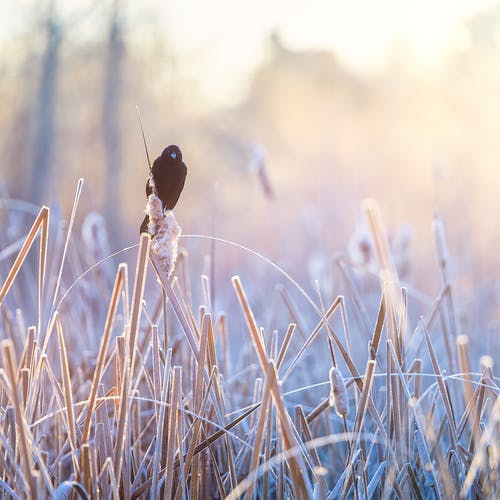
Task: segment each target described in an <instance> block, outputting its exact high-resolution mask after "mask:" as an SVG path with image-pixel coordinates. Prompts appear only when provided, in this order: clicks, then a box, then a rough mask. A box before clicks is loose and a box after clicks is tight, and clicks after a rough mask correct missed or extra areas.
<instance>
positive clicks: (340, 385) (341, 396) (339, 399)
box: [329, 368, 349, 418]
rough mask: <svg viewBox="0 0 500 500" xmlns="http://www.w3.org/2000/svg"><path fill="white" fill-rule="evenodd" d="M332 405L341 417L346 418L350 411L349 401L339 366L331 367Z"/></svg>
mask: <svg viewBox="0 0 500 500" xmlns="http://www.w3.org/2000/svg"><path fill="white" fill-rule="evenodd" d="M329 376H330V399H329V404H330V406H335V411H336V412H337V415H338V416H339V417H342V418H345V417H347V414H348V413H349V407H348V403H347V389H346V387H345V383H344V377H342V374H341V373H340V371H339V370H338V369H337V368H330V373H329Z"/></svg>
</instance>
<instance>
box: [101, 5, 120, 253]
mask: <svg viewBox="0 0 500 500" xmlns="http://www.w3.org/2000/svg"><path fill="white" fill-rule="evenodd" d="M124 49H125V44H124V40H123V29H122V22H121V18H120V2H119V0H115V1H114V2H113V7H112V9H111V18H110V23H109V38H108V51H107V63H106V74H105V82H104V101H103V105H102V112H103V114H102V126H103V134H104V144H105V148H106V164H107V179H106V195H105V213H106V219H107V220H108V221H114V223H113V224H110V225H109V231H110V236H111V241H112V242H113V244H114V245H117V244H119V238H120V234H121V231H120V227H121V224H120V218H121V209H120V196H119V195H120V189H119V186H120V172H121V171H122V168H121V167H122V151H121V137H120V116H119V114H120V100H121V99H122V79H123V59H124V53H125V50H124Z"/></svg>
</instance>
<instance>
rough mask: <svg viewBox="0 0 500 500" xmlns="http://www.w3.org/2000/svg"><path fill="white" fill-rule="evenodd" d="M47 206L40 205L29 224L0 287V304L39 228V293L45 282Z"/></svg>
mask: <svg viewBox="0 0 500 500" xmlns="http://www.w3.org/2000/svg"><path fill="white" fill-rule="evenodd" d="M49 213H50V211H49V208H48V207H46V206H42V208H41V209H40V212H39V213H38V215H37V217H36V219H35V222H33V225H32V226H31V229H30V230H29V232H28V234H27V236H26V239H25V241H24V243H23V246H22V247H21V250H19V253H18V254H17V257H16V259H15V260H14V263H13V264H12V267H11V268H10V271H9V273H8V274H7V278H5V281H4V283H3V285H2V288H0V304H1V303H2V302H3V299H4V298H5V296H6V295H7V293H8V291H9V290H10V287H11V286H12V283H13V282H14V280H15V278H16V276H17V274H18V273H19V270H20V269H21V267H22V265H23V263H24V260H25V259H26V255H27V254H28V252H29V250H30V248H31V246H32V245H33V241H34V240H35V238H36V236H37V234H38V231H39V230H40V228H41V240H40V253H39V263H40V269H39V281H38V283H39V291H40V293H41V289H42V288H43V283H44V282H45V267H46V261H47V238H48V224H49Z"/></svg>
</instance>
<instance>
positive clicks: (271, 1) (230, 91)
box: [0, 0, 498, 100]
mask: <svg viewBox="0 0 500 500" xmlns="http://www.w3.org/2000/svg"><path fill="white" fill-rule="evenodd" d="M54 3H55V4H56V5H57V9H58V11H60V12H61V16H62V17H63V18H64V17H68V18H71V17H73V18H75V17H76V18H78V17H79V15H80V13H81V12H85V11H88V10H89V7H88V6H89V5H90V6H91V7H93V8H94V10H96V9H99V10H100V11H101V14H102V12H103V9H105V8H106V5H109V4H110V3H111V2H110V3H109V4H108V3H106V2H97V1H96V0H72V1H70V2H66V1H63V0H60V1H59V2H57V0H56V1H55V2H54ZM40 4H42V6H43V5H44V3H43V2H34V0H3V5H4V7H3V8H0V9H1V10H0V41H1V40H2V39H5V38H6V37H8V36H9V34H12V32H15V31H16V30H22V29H23V23H24V24H26V21H27V19H28V20H29V19H33V17H34V15H36V9H38V11H39V12H40V9H41V8H42V7H41V6H40ZM492 4H498V1H496V2H495V1H492V0H418V1H416V0H378V1H374V0H350V1H346V0H307V1H306V0H245V1H238V0H163V1H162V0H145V1H142V2H134V1H129V2H127V1H126V0H122V5H126V6H127V16H126V19H127V23H128V26H127V30H128V31H129V33H130V34H132V36H133V33H134V31H135V27H136V26H137V25H138V24H139V23H138V22H136V20H137V19H141V20H142V22H141V24H143V27H142V29H141V31H140V33H141V35H140V36H144V34H146V36H147V33H151V32H152V31H153V30H148V22H149V21H148V20H150V22H151V23H152V24H154V31H155V32H156V33H158V30H159V31H160V32H161V34H162V36H164V37H165V39H166V40H168V43H169V44H170V45H173V47H174V48H175V51H176V54H177V55H178V60H182V61H183V64H184V67H183V71H184V72H185V74H187V75H188V76H190V77H192V78H193V79H195V80H198V81H199V84H200V87H201V89H202V91H203V92H204V93H205V94H206V96H207V97H208V98H209V99H215V100H220V99H221V96H226V97H227V98H228V99H229V100H231V98H234V97H237V96H238V95H239V94H240V93H241V91H242V83H243V82H244V81H245V77H246V76H247V75H248V74H249V73H250V72H251V71H252V70H253V68H254V67H255V65H256V64H257V63H258V62H259V61H260V60H261V58H262V56H263V54H264V47H265V40H266V39H267V36H268V34H269V33H270V32H271V31H273V30H275V31H277V32H278V33H279V34H280V35H281V37H282V40H283V41H284V42H285V44H286V45H287V46H290V47H291V48H295V49H307V48H311V49H327V50H331V51H332V52H333V53H334V54H335V55H336V56H337V57H338V58H339V60H340V61H341V62H342V63H343V64H345V65H346V66H347V67H348V68H349V69H351V70H353V71H356V72H360V73H364V74H370V73H374V72H375V73H376V72H377V71H379V70H380V69H381V68H383V67H384V64H385V63H386V62H387V61H388V59H389V57H390V54H391V51H392V50H393V48H394V46H395V45H397V44H400V43H404V44H405V45H406V46H407V47H409V49H410V50H411V51H412V53H413V58H414V64H415V65H416V66H421V67H422V68H423V69H425V70H428V69H430V68H433V67H435V66H437V65H439V62H440V61H441V60H442V57H443V56H445V55H446V54H447V52H448V51H449V50H450V49H456V48H460V47H461V46H466V44H467V31H466V29H465V26H464V24H463V22H462V20H463V19H464V18H466V17H467V16H470V15H471V14H474V13H475V12H478V11H479V10H481V9H483V8H484V7H485V6H488V5H492ZM33 5H36V9H35V13H33V10H34V9H33ZM96 5H97V7H96ZM90 10H92V9H90ZM75 12H76V15H75ZM104 12H105V11H104ZM82 17H83V16H82ZM101 17H102V15H101ZM144 23H145V25H144ZM82 24H84V23H82ZM92 27H94V28H93V29H94V30H99V29H101V28H102V24H100V23H96V22H89V23H88V26H87V28H86V29H87V30H88V29H89V28H90V29H92ZM24 29H26V27H24ZM28 29H29V28H28ZM143 30H144V31H143Z"/></svg>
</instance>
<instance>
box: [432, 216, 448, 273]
mask: <svg viewBox="0 0 500 500" xmlns="http://www.w3.org/2000/svg"><path fill="white" fill-rule="evenodd" d="M432 229H433V231H434V240H435V243H436V251H437V257H438V262H439V265H440V267H441V269H444V268H445V267H446V264H447V263H448V261H449V255H448V245H447V243H446V236H445V230H444V223H443V221H442V219H441V217H440V216H439V214H437V213H436V214H435V216H434V221H433V223H432Z"/></svg>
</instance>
